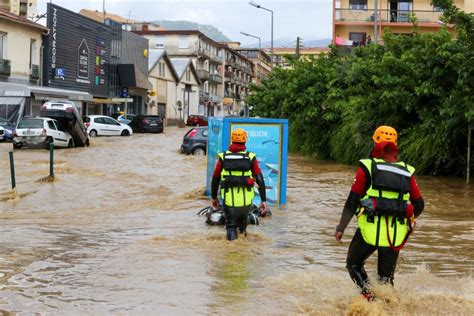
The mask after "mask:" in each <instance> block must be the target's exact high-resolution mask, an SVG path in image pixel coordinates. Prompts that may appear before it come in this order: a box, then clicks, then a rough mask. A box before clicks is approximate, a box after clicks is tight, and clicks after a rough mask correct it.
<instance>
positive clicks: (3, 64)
mask: <svg viewBox="0 0 474 316" xmlns="http://www.w3.org/2000/svg"><path fill="white" fill-rule="evenodd" d="M10 65H11V62H10V60H9V59H0V75H1V76H7V77H9V76H10V75H11V72H12V69H11V66H10Z"/></svg>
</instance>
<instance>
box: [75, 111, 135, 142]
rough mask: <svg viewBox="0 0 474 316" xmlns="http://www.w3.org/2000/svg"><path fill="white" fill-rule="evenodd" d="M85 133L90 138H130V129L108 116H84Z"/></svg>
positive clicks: (131, 132)
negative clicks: (86, 132)
mask: <svg viewBox="0 0 474 316" xmlns="http://www.w3.org/2000/svg"><path fill="white" fill-rule="evenodd" d="M84 122H85V124H86V127H87V131H88V133H89V135H90V136H91V137H96V136H130V135H132V134H133V131H132V128H131V127H130V126H128V125H127V124H122V123H120V122H119V121H117V120H114V119H113V118H111V117H110V116H105V115H88V116H84Z"/></svg>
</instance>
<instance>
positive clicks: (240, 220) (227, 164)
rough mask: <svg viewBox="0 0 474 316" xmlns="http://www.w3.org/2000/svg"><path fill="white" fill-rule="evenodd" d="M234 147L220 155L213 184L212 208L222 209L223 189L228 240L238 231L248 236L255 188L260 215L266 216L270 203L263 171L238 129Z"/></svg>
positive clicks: (244, 135) (243, 134) (234, 137)
mask: <svg viewBox="0 0 474 316" xmlns="http://www.w3.org/2000/svg"><path fill="white" fill-rule="evenodd" d="M231 141H232V144H231V145H230V146H229V149H228V150H227V151H226V152H222V153H219V154H218V156H219V160H218V161H217V165H216V168H215V169H214V175H213V177H212V182H211V195H212V206H213V208H214V209H218V208H219V200H218V199H217V191H218V189H219V186H220V187H221V198H222V199H223V200H224V207H223V209H224V216H225V226H226V229H227V240H234V239H237V228H239V231H240V233H243V234H245V233H246V229H247V221H248V213H249V211H250V207H251V205H252V200H253V198H254V189H253V186H254V184H255V182H256V183H257V184H258V192H259V193H260V198H261V200H262V203H261V204H260V214H261V215H262V216H265V215H266V210H267V203H266V194H265V182H264V180H263V176H262V171H261V170H260V167H259V165H258V162H257V157H256V155H255V154H254V153H251V152H248V151H247V150H246V148H245V143H246V141H247V132H246V131H245V130H244V129H241V128H237V129H235V130H233V131H232V135H231Z"/></svg>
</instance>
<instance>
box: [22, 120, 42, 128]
mask: <svg viewBox="0 0 474 316" xmlns="http://www.w3.org/2000/svg"><path fill="white" fill-rule="evenodd" d="M18 128H43V120H40V119H28V120H21V122H20V123H18Z"/></svg>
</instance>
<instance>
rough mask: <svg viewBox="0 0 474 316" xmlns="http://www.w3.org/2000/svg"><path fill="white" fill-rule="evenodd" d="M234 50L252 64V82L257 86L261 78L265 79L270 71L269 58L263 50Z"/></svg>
mask: <svg viewBox="0 0 474 316" xmlns="http://www.w3.org/2000/svg"><path fill="white" fill-rule="evenodd" d="M235 50H236V51H237V52H238V53H239V54H241V55H243V56H245V57H246V58H247V59H249V60H250V61H252V62H253V79H252V82H253V83H254V84H256V85H257V86H258V85H260V83H261V82H262V80H263V78H265V77H267V76H268V75H269V74H270V72H271V71H272V62H271V58H270V56H269V55H268V54H267V53H266V52H265V51H264V50H263V49H259V48H242V47H239V48H236V49H235Z"/></svg>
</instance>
